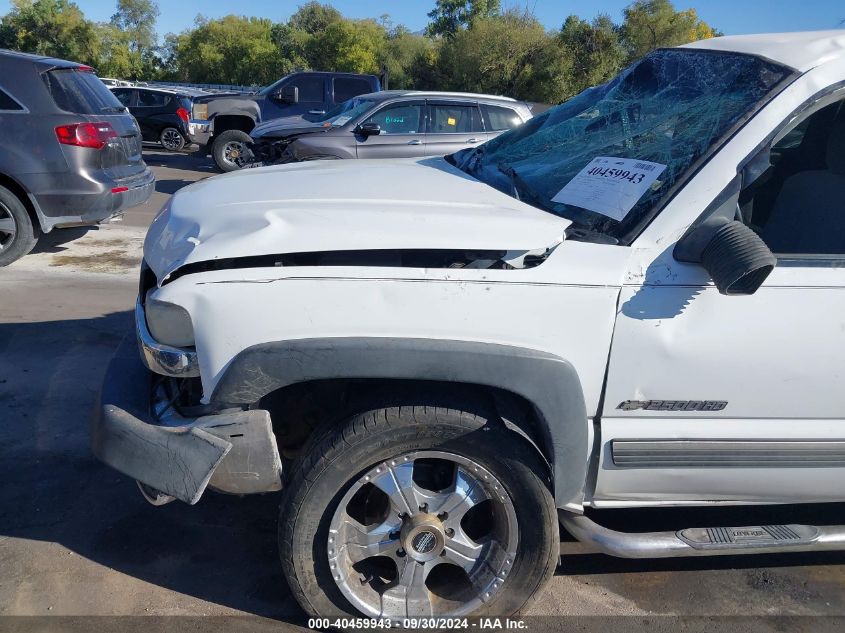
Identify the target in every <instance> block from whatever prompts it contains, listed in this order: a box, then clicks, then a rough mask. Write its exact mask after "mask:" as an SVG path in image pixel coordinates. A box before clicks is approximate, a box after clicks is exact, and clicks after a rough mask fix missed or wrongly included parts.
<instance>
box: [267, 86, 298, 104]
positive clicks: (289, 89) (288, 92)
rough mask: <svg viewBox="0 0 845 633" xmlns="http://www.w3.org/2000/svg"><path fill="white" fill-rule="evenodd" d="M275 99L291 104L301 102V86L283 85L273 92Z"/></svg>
mask: <svg viewBox="0 0 845 633" xmlns="http://www.w3.org/2000/svg"><path fill="white" fill-rule="evenodd" d="M273 99H274V100H275V101H281V102H282V103H287V104H290V105H293V104H295V103H299V88H297V87H296V86H283V87H282V88H280V89H279V90H277V91H276V92H274V93H273Z"/></svg>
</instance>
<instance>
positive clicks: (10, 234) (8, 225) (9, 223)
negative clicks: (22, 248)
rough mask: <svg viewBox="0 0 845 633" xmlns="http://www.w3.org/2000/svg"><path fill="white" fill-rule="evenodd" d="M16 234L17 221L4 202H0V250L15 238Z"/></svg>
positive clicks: (7, 246)
mask: <svg viewBox="0 0 845 633" xmlns="http://www.w3.org/2000/svg"><path fill="white" fill-rule="evenodd" d="M17 234H18V223H17V222H15V216H13V215H12V212H11V211H10V210H9V209H8V207H6V206H5V205H4V204H0V251H4V250H6V249H7V248H9V246H11V244H12V242H13V241H14V240H15V236H16V235H17Z"/></svg>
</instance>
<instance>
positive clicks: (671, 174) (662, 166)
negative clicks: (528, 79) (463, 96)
mask: <svg viewBox="0 0 845 633" xmlns="http://www.w3.org/2000/svg"><path fill="white" fill-rule="evenodd" d="M790 74H791V71H790V70H789V69H787V68H784V67H782V66H779V65H777V64H774V63H772V62H768V61H765V60H762V59H760V58H757V57H754V56H751V55H742V54H733V53H721V52H713V51H702V50H684V49H666V50H658V51H655V52H653V53H651V54H650V55H648V56H646V57H645V58H643V59H642V60H641V61H639V62H637V63H635V64H634V65H632V66H630V67H629V68H627V69H626V70H624V71H622V73H620V74H619V75H618V76H617V77H616V78H615V79H613V80H611V81H610V82H608V83H606V84H604V85H602V86H597V87H595V88H590V89H588V90H586V91H584V92H582V93H581V94H579V95H577V96H576V97H573V98H572V99H570V100H569V101H566V102H565V103H563V104H561V105H559V106H557V107H555V108H552V109H551V110H548V111H546V112H544V113H543V114H541V115H539V116H537V117H534V118H533V119H531V120H529V121H528V122H527V123H525V124H523V125H522V126H520V127H518V128H516V129H514V130H511V131H509V132H506V133H504V134H503V135H501V136H499V137H497V138H495V139H493V140H492V141H490V142H488V143H486V144H485V145H483V146H480V147H478V148H475V149H469V150H463V151H461V152H458V153H457V154H454V155H452V156H450V157H449V159H450V162H452V163H453V164H455V165H456V166H458V167H459V168H460V169H462V170H464V171H465V172H467V173H469V174H471V175H472V176H474V177H476V178H478V179H479V180H481V181H483V182H485V183H487V184H489V185H491V186H493V187H495V188H497V189H499V190H501V191H503V192H505V193H507V194H509V195H513V196H515V197H517V198H519V199H521V200H523V201H525V202H526V203H528V204H532V205H534V206H537V207H539V208H541V209H543V210H546V211H549V212H551V213H554V214H556V215H560V216H562V217H565V218H567V219H569V220H572V221H573V223H574V225H575V226H574V227H573V228H580V229H581V230H582V232H583V233H584V234H585V235H590V234H592V235H600V236H603V238H604V241H610V242H616V243H630V240H632V239H633V237H636V235H637V234H638V232H639V231H640V230H641V229H642V228H643V227H644V226H645V225H646V224H647V223H648V221H649V220H650V219H651V218H652V217H653V215H654V214H655V213H657V211H658V210H659V208H660V206H661V203H662V201H663V200H665V199H668V196H669V195H671V193H672V192H673V190H674V189H673V187H674V186H675V185H676V184H680V181H681V179H682V178H684V177H685V174H687V173H688V172H691V171H692V170H693V167H694V166H695V164H696V162H697V161H699V160H700V159H706V157H707V156H708V153H709V151H710V150H711V148H714V147H716V146H718V145H719V144H720V141H722V140H724V139H725V138H726V136H727V135H728V134H729V133H730V132H732V131H733V130H734V129H735V128H736V127H737V126H738V125H740V124H741V123H743V122H744V120H746V119H747V118H749V117H750V116H751V115H752V114H753V112H755V111H756V109H757V108H758V107H760V105H762V104H763V103H764V102H765V100H766V98H767V96H768V95H770V94H771V93H772V92H773V91H774V90H775V88H776V87H777V86H778V85H779V84H781V82H783V81H785V80H786V79H787V77H789V76H790Z"/></svg>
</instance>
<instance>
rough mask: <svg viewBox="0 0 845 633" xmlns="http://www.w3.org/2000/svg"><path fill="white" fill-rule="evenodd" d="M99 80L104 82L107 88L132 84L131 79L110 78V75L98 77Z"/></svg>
mask: <svg viewBox="0 0 845 633" xmlns="http://www.w3.org/2000/svg"><path fill="white" fill-rule="evenodd" d="M100 81H102V82H103V83H104V84H106V85H107V86H108V87H109V88H114V87H117V86H131V85H132V82H131V81H126V80H124V79H112V78H111V77H100Z"/></svg>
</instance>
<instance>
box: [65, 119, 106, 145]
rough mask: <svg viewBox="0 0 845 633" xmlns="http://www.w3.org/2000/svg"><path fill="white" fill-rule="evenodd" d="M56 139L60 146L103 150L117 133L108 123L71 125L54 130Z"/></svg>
mask: <svg viewBox="0 0 845 633" xmlns="http://www.w3.org/2000/svg"><path fill="white" fill-rule="evenodd" d="M56 138H58V139H59V143H61V144H62V145H76V146H77V147H90V148H92V149H103V148H104V147H105V146H106V143H108V142H109V139H110V138H117V132H115V131H114V128H113V127H112V126H111V124H109V123H105V122H103V123H73V124H71V125H60V126H59V127H57V128H56Z"/></svg>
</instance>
